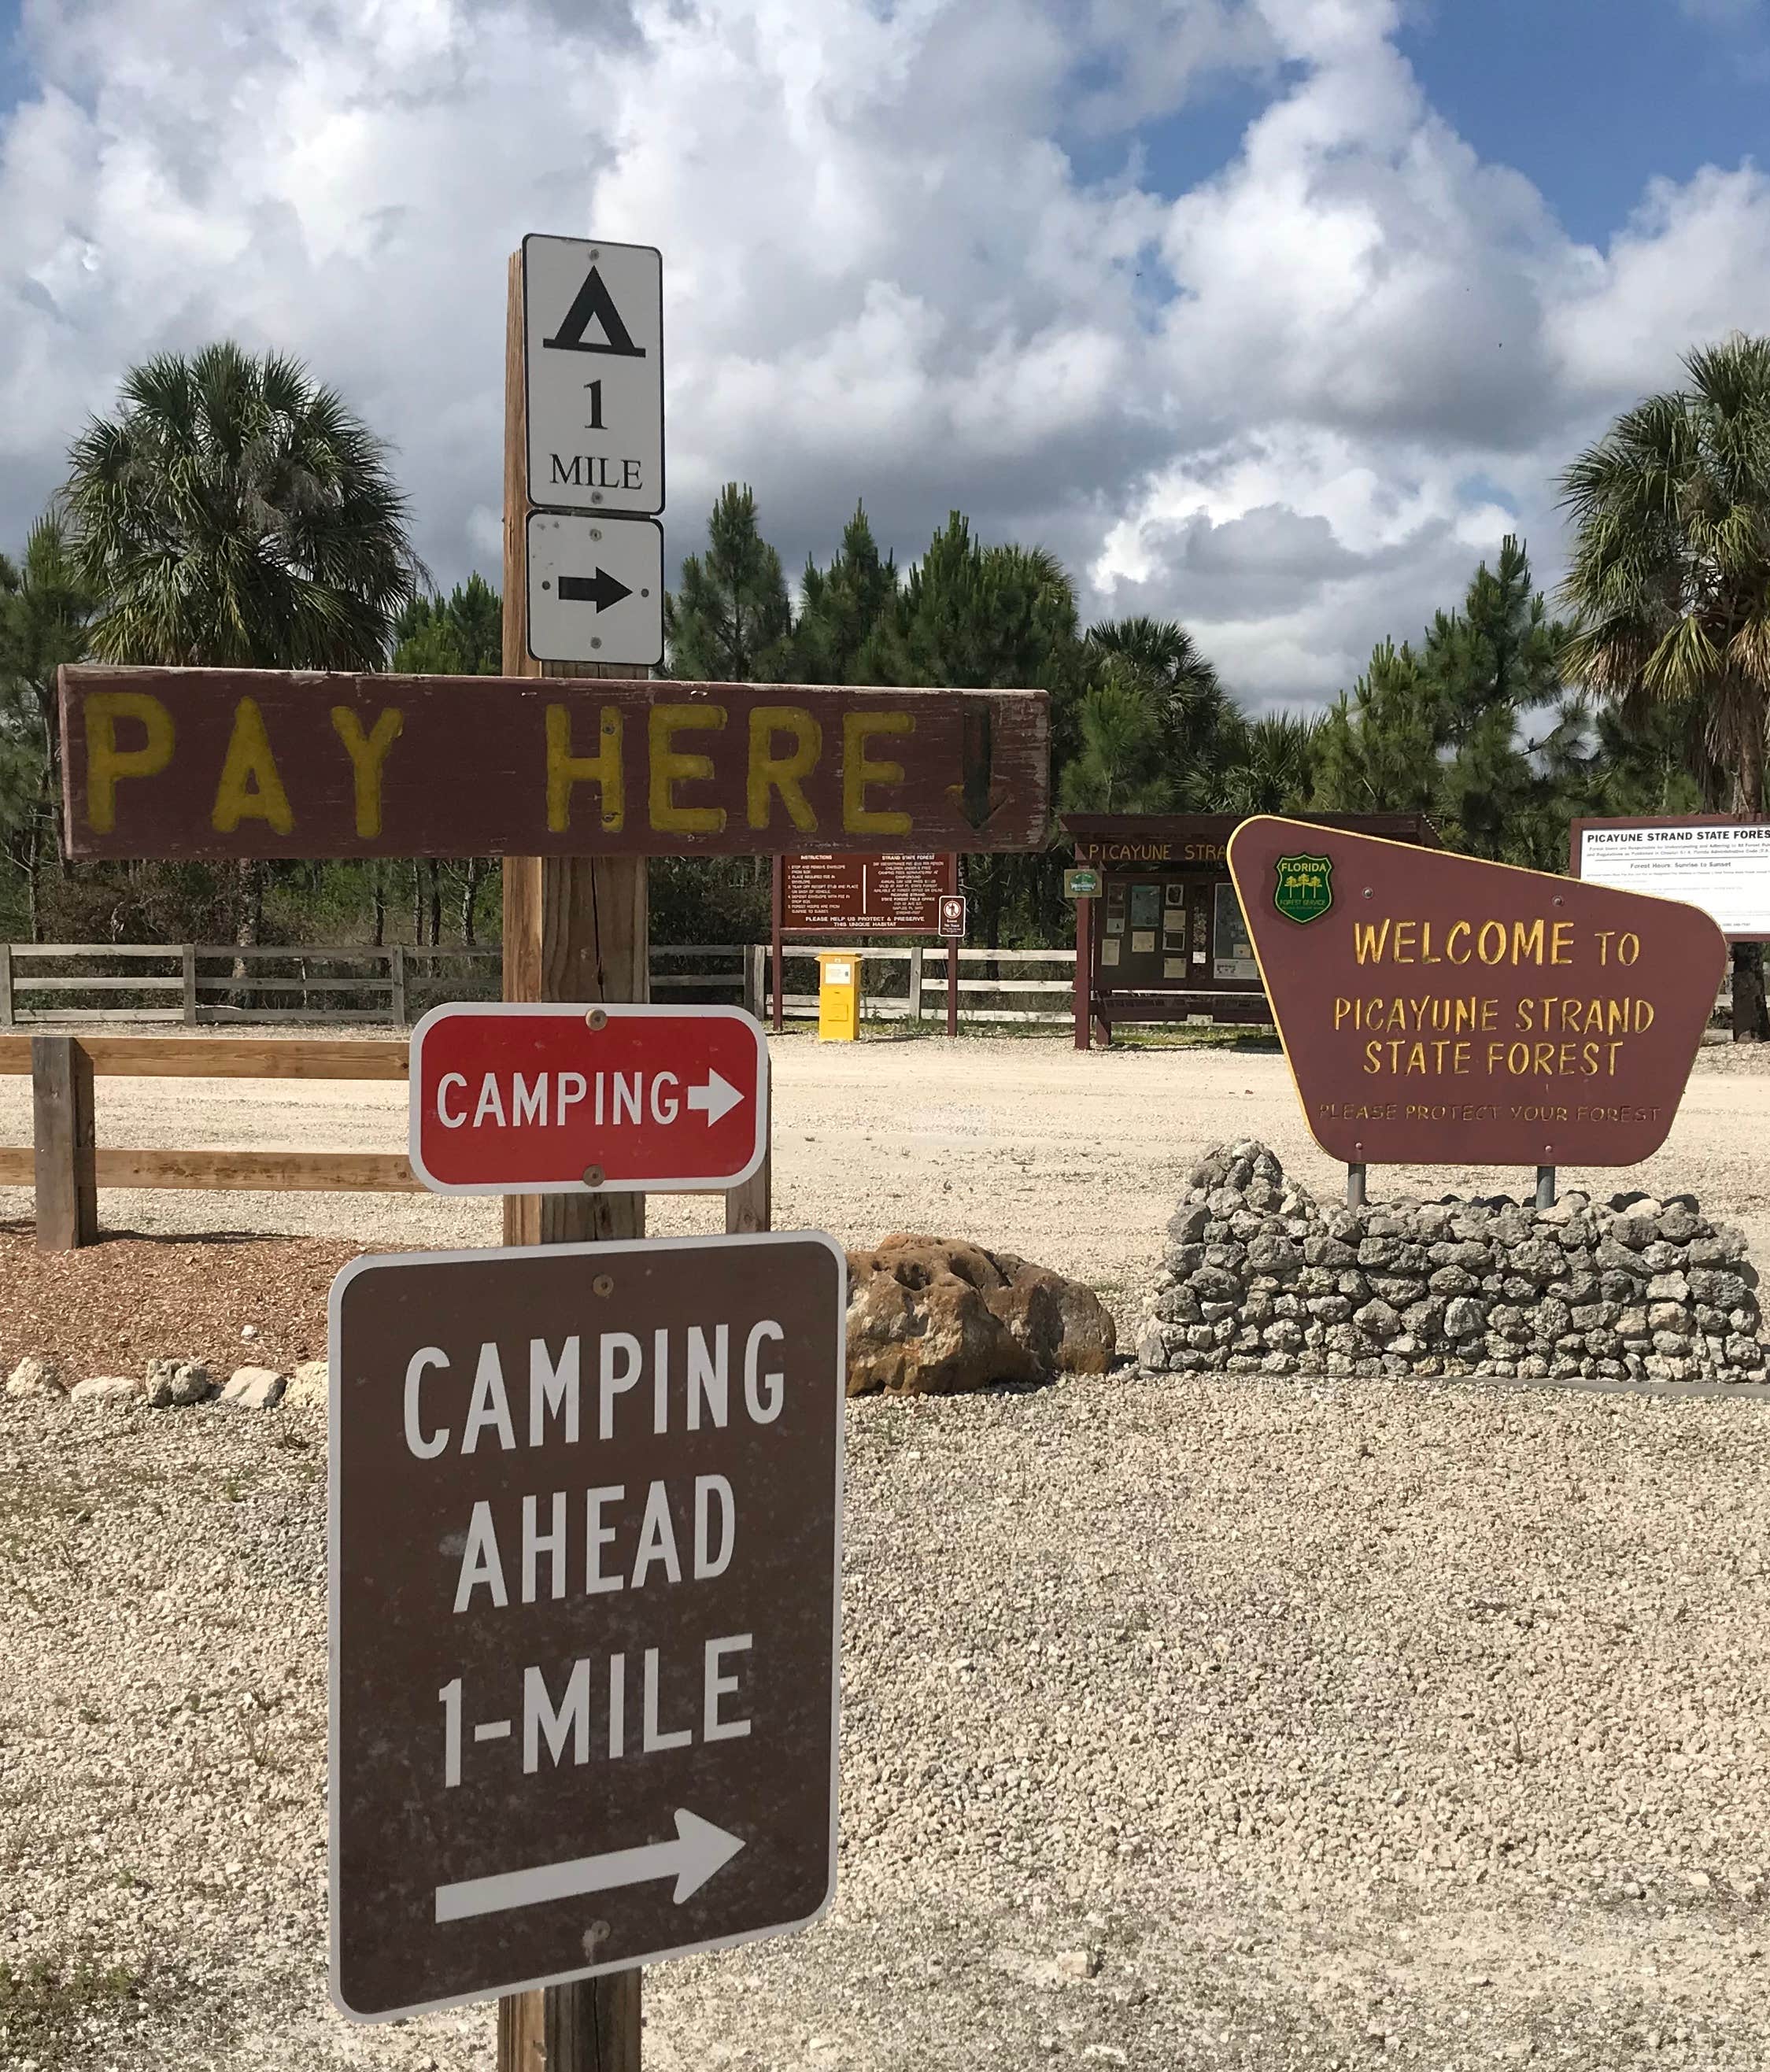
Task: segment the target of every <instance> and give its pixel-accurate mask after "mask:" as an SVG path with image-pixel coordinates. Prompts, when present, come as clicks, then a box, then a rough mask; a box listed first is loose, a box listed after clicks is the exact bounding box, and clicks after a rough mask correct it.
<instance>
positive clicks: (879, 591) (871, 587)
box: [792, 504, 897, 684]
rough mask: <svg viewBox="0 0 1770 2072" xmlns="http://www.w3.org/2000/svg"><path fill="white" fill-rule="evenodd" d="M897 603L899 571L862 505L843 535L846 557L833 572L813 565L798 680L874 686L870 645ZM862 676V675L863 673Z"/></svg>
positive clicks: (805, 593)
mask: <svg viewBox="0 0 1770 2072" xmlns="http://www.w3.org/2000/svg"><path fill="white" fill-rule="evenodd" d="M896 601H897V569H896V565H895V562H894V561H892V559H891V556H890V555H888V554H887V555H886V556H884V557H883V558H881V557H880V554H879V544H878V542H877V541H875V539H874V537H873V528H872V527H871V525H869V524H867V522H866V506H865V505H864V504H856V505H855V507H854V516H853V517H852V518H850V520H849V521H848V524H847V525H846V528H844V530H843V532H842V551H841V552H840V553H838V554H837V555H835V556H834V558H833V559H832V560H831V561H830V564H829V567H828V568H827V569H820V568H819V567H818V566H817V563H816V562H815V561H807V562H806V564H805V583H804V586H803V589H802V590H801V595H800V606H799V622H798V624H797V626H796V628H795V629H794V634H793V664H792V676H793V679H794V680H795V681H796V682H798V683H804V684H849V683H859V682H864V681H870V680H871V678H870V677H869V676H867V675H866V673H865V672H866V660H864V659H863V658H865V657H866V656H867V654H868V651H869V648H870V645H871V646H873V647H874V648H875V650H876V643H878V641H879V639H880V638H882V636H883V631H884V629H885V628H886V627H887V626H888V624H889V622H890V619H891V612H892V609H893V607H894V606H895V603H896ZM857 672H860V673H857Z"/></svg>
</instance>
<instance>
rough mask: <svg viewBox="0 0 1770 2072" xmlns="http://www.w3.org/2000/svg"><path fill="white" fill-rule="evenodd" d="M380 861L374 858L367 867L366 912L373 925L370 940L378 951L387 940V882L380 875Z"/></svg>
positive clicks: (378, 858)
mask: <svg viewBox="0 0 1770 2072" xmlns="http://www.w3.org/2000/svg"><path fill="white" fill-rule="evenodd" d="M381 869H382V866H381V858H380V857H378V856H377V857H374V858H373V860H372V861H371V862H370V864H369V866H368V911H369V916H370V919H372V920H373V923H374V934H373V937H372V940H373V943H374V945H375V947H376V948H377V949H380V948H381V947H382V946H383V944H384V943H385V941H386V939H387V882H386V880H385V878H383V876H382V875H381Z"/></svg>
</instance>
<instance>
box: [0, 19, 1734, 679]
mask: <svg viewBox="0 0 1770 2072" xmlns="http://www.w3.org/2000/svg"><path fill="white" fill-rule="evenodd" d="M1767 94H1770V0H508V4H491V0H23V6H22V8H21V7H20V6H19V5H18V4H17V0H0V545H17V544H18V542H19V541H20V540H21V538H22V536H23V529H24V528H25V526H26V525H27V523H28V522H29V520H30V519H31V516H32V515H33V514H34V513H35V512H36V511H37V510H38V509H39V508H40V507H41V506H42V504H43V502H44V500H46V498H47V496H48V495H50V494H51V491H53V489H54V488H55V487H56V483H57V482H58V481H59V479H60V471H61V457H62V455H63V454H64V450H65V449H66V446H67V442H68V438H69V436H70V435H71V434H72V432H73V431H74V430H76V428H77V427H78V426H79V425H80V422H81V421H82V420H83V419H84V417H85V416H86V414H87V413H89V412H92V411H94V410H102V409H105V408H106V407H108V405H109V403H110V401H111V399H112V398H113V396H114V393H115V389H116V384H117V378H118V376H119V374H120V372H121V370H122V369H123V368H126V366H127V365H128V364H130V362H131V361H133V360H138V359H139V358H141V357H142V356H145V355H146V354H148V353H150V352H154V351H157V350H160V349H163V348H165V347H195V346H196V345H199V344H200V343H204V341H206V340H208V339H212V338H213V337H215V336H217V335H222V334H231V335H233V336H234V337H237V338H238V339H241V340H242V341H243V342H245V343H248V344H249V345H252V346H255V347H263V346H270V345H274V346H278V347H284V348H286V349H289V350H292V351H294V352H298V354H300V355H301V356H303V358H304V359H306V360H307V362H308V363H309V364H310V365H311V367H312V368H313V369H314V370H315V372H316V373H318V374H319V375H321V376H323V378H324V379H326V380H328V381H331V383H333V384H335V385H336V386H337V387H338V388H340V389H342V390H343V392H344V394H345V395H346V397H348V399H349V401H351V402H352V405H354V406H355V407H356V409H358V410H359V411H360V412H361V413H363V414H364V416H365V417H367V418H368V420H369V421H370V422H371V423H373V425H374V426H376V427H377V429H378V430H381V431H382V432H383V433H384V434H385V435H386V436H388V437H389V438H390V439H392V440H393V442H395V443H396V444H397V447H398V449H399V460H398V466H399V469H400V472H401V477H402V479H403V480H404V481H405V484H406V485H407V487H408V488H409V491H410V494H411V496H412V499H413V502H414V512H415V516H416V520H417V525H418V533H419V537H420V544H421V546H422V550H423V552H424V553H425V554H426V557H427V559H428V560H429V561H430V563H431V565H432V567H433V568H434V571H435V572H436V574H438V576H439V577H440V578H442V579H443V580H444V581H445V582H447V581H451V580H454V579H457V578H460V577H462V576H463V575H465V574H467V571H468V570H469V569H471V568H473V567H475V565H477V566H478V567H480V568H481V569H484V570H486V571H487V572H488V574H492V575H493V576H494V577H495V576H496V571H497V566H498V550H497V540H498V522H499V520H498V510H499V502H498V500H499V495H500V486H499V485H500V473H499V470H500V458H499V446H500V437H501V429H502V404H501V393H500V391H501V381H502V333H503V323H504V310H503V302H504V257H505V254H506V253H508V251H510V250H511V249H512V247H513V246H514V245H516V244H517V241H518V240H520V239H521V236H522V234H523V233H524V232H525V231H529V230H549V231H555V232H565V233H568V234H584V235H588V234H591V233H595V234H596V235H599V236H606V237H608V238H611V239H627V240H632V241H635V242H639V243H645V244H652V245H657V246H659V247H660V248H661V250H662V251H663V253H664V256H665V317H666V325H667V331H668V347H669V354H668V394H669V496H670V503H669V510H668V512H666V514H665V526H666V532H667V537H668V541H669V549H670V553H671V555H672V557H673V558H674V557H677V556H679V555H680V554H681V553H684V552H685V551H688V550H689V549H692V548H693V547H694V546H695V545H697V544H698V542H699V540H700V538H701V537H702V532H703V528H704V525H705V520H706V509H707V507H708V505H709V504H710V501H711V500H712V497H713V495H714V492H715V491H716V490H717V488H718V484H719V483H721V482H722V481H724V480H726V479H730V478H733V477H736V478H739V479H743V480H745V481H747V482H749V483H751V484H752V485H753V486H754V487H755V491H756V493H757V495H758V497H759V500H760V504H761V508H762V513H763V520H764V530H765V531H766V532H768V536H769V537H771V538H772V540H773V541H775V543H776V545H778V546H779V547H780V549H781V551H782V553H783V554H784V556H785V557H786V558H787V560H788V565H789V567H793V566H796V565H800V564H801V563H802V562H803V560H804V557H805V554H806V553H807V551H808V550H811V551H815V552H817V553H819V554H820V555H822V554H824V553H827V551H828V549H829V546H830V545H831V544H832V543H833V542H834V539H835V537H836V535H837V533H838V531H839V528H840V526H841V524H842V520H844V518H845V517H846V516H847V514H848V512H850V510H851V509H852V508H853V506H854V501H855V499H856V498H857V496H861V497H864V499H865V500H866V505H867V508H868V510H869V512H871V514H872V516H873V518H874V520H875V525H876V526H877V528H878V529H879V531H880V532H881V534H882V536H883V538H884V539H885V540H886V541H887V542H888V543H889V544H890V545H891V546H893V547H894V548H895V550H896V551H897V553H898V554H899V558H900V559H907V558H909V557H913V556H914V554H915V553H916V552H917V551H918V550H919V549H920V548H921V547H922V546H923V545H925V543H926V541H927V540H928V535H929V533H930V532H931V531H932V529H933V528H935V526H936V524H939V523H940V522H941V520H943V519H944V517H945V514H946V512H947V511H948V510H949V508H952V507H953V506H957V507H959V508H962V509H963V510H965V512H968V513H969V515H970V516H971V517H972V519H973V522H974V523H975V524H976V525H977V526H978V528H979V529H980V530H981V531H982V533H983V534H984V536H985V537H990V538H1004V537H1013V538H1016V539H1019V540H1022V541H1042V542H1043V543H1044V544H1045V545H1048V546H1050V547H1052V548H1053V549H1056V551H1057V552H1059V553H1060V554H1061V555H1062V556H1063V557H1064V560H1065V561H1066V562H1067V564H1068V566H1069V568H1070V569H1071V570H1072V573H1073V574H1074V576H1075V578H1076V582H1077V586H1078V588H1079V590H1080V591H1081V595H1082V598H1083V602H1084V607H1085V611H1087V612H1088V613H1089V615H1091V616H1093V615H1105V614H1109V613H1111V614H1117V613H1121V612H1125V611H1159V612H1161V613H1163V614H1167V615H1175V616H1178V617H1180V618H1183V619H1185V620H1186V621H1187V622H1188V624H1189V625H1191V626H1192V627H1193V629H1194V631H1196V633H1197V634H1198V635H1199V636H1200V639H1201V640H1202V642H1203V643H1204V647H1205V648H1206V651H1207V652H1208V653H1210V654H1211V655H1212V656H1213V658H1214V659H1215V660H1216V661H1217V662H1218V664H1219V666H1220V668H1222V670H1223V671H1224V672H1225V676H1227V677H1228V678H1229V680H1230V681H1231V682H1232V683H1233V685H1235V686H1236V687H1237V689H1239V690H1241V693H1243V694H1244V696H1245V697H1247V698H1248V700H1249V702H1250V703H1254V704H1260V705H1282V704H1291V703H1307V702H1309V701H1313V700H1317V699H1319V698H1321V697H1325V696H1327V695H1329V694H1331V693H1332V692H1333V691H1334V690H1336V689H1338V688H1339V687H1340V685H1343V684H1344V683H1345V682H1347V681H1348V680H1350V679H1351V678H1352V676H1355V675H1356V673H1357V672H1358V670H1359V668H1360V666H1361V665H1362V663H1363V661H1364V659H1365V656H1366V655H1367V654H1368V652H1369V648H1370V646H1371V643H1372V642H1373V640H1374V639H1377V638H1379V637H1381V635H1385V634H1386V633H1390V632H1393V633H1394V634H1396V635H1410V634H1413V633H1414V632H1416V631H1418V627H1419V626H1420V624H1421V623H1422V621H1423V620H1424V619H1426V617H1428V616H1429V615H1430V611H1432V609H1433V608H1434V607H1435V606H1437V605H1439V604H1440V603H1448V602H1453V601H1454V600H1455V597H1456V596H1457V594H1459V592H1460V590H1461V588H1462V586H1463V583H1464V582H1465V581H1466V580H1467V576H1468V574H1469V573H1470V571H1471V570H1472V567H1473V565H1474V563H1475V562H1476V560H1477V559H1478V558H1479V557H1480V556H1481V555H1483V554H1484V553H1487V554H1491V553H1492V551H1493V550H1494V549H1495V547H1496V545H1497V543H1498V541H1499V539H1500V536H1501V534H1502V533H1503V532H1504V531H1506V530H1507V529H1508V528H1516V529H1518V530H1521V531H1522V532H1524V533H1525V536H1526V537H1527V538H1528V540H1529V545H1530V546H1531V549H1532V551H1533V557H1534V560H1535V562H1536V565H1537V573H1538V574H1539V577H1541V578H1543V579H1545V580H1550V579H1552V578H1554V574H1556V571H1557V564H1558V557H1559V551H1560V534H1559V526H1558V520H1557V517H1556V515H1555V511H1554V487H1553V479H1554V473H1555V471H1556V470H1557V468H1558V467H1560V466H1561V465H1562V463H1564V462H1565V461H1566V458H1568V457H1569V456H1570V454H1571V453H1572V452H1573V451H1574V450H1575V449H1576V448H1577V447H1578V446H1579V444H1580V443H1581V442H1583V441H1585V440H1587V439H1588V438H1591V437H1592V436H1594V435H1595V433H1596V432H1597V431H1598V430H1600V429H1601V428H1602V426H1603V423H1604V422H1605V421H1606V419H1607V417H1608V416H1609V415H1610V414H1611V413H1613V412H1614V411H1615V410H1616V409H1619V408H1621V407H1624V406H1625V405H1628V403H1630V402H1631V401H1633V400H1634V399H1635V398H1636V397H1637V396H1639V395H1640V394H1641V393H1644V391H1646V390H1648V389H1652V388H1655V387H1659V386H1665V385H1668V384H1671V383H1673V381H1675V380H1676V379H1677V371H1678V370H1677V362H1678V358H1679V356H1680V354H1681V352H1683V351H1684V350H1686V348H1687V347H1689V346H1690V344H1691V343H1695V342H1698V341H1701V340H1704V339H1711V338H1714V337H1717V336H1719V335H1722V334H1723V333H1724V332H1725V331H1728V330H1730V329H1731V328H1735V327H1743V328H1746V329H1751V330H1758V331H1764V330H1770V177H1767V175H1766V174H1765V173H1764V172H1763V171H1760V169H1759V167H1758V166H1757V165H1756V163H1755V162H1754V160H1753V158H1752V157H1751V152H1752V150H1753V148H1754V147H1755V146H1758V147H1761V146H1763V144H1764V141H1765V138H1766V134H1767V128H1770V125H1767V123H1766V119H1765V115H1764V109H1765V106H1766V105H1767V99H1766V97H1767Z"/></svg>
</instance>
